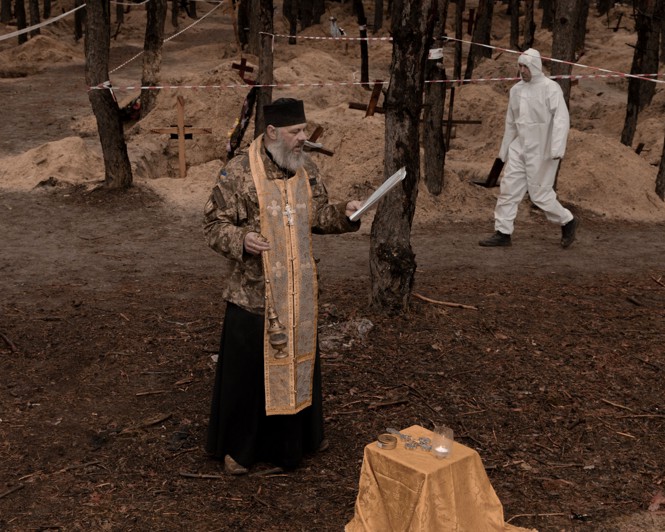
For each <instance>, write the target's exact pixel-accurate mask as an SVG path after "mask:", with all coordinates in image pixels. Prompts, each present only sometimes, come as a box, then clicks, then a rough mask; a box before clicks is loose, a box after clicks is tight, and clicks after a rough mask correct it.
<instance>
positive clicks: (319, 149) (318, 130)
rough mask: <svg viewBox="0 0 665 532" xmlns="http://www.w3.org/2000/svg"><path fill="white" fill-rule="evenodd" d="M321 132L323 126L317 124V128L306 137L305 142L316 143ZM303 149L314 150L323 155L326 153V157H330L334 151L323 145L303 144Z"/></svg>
mask: <svg viewBox="0 0 665 532" xmlns="http://www.w3.org/2000/svg"><path fill="white" fill-rule="evenodd" d="M321 133H323V128H322V127H321V126H317V128H316V129H315V130H314V133H312V134H311V135H310V137H309V138H308V139H307V142H310V143H312V144H314V143H316V141H317V140H318V139H319V137H320V136H321ZM305 150H306V151H316V152H319V153H322V154H323V155H327V156H328V157H332V156H333V155H335V152H333V151H330V150H327V149H326V148H324V147H323V146H312V145H307V144H305Z"/></svg>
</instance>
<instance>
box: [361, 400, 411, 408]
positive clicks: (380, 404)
mask: <svg viewBox="0 0 665 532" xmlns="http://www.w3.org/2000/svg"><path fill="white" fill-rule="evenodd" d="M408 402H409V399H408V398H406V397H403V398H401V399H394V400H393V401H380V402H378V403H370V405H369V406H368V407H367V408H382V407H384V406H394V405H401V404H404V403H408Z"/></svg>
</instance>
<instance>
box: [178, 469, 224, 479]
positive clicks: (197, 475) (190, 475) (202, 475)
mask: <svg viewBox="0 0 665 532" xmlns="http://www.w3.org/2000/svg"><path fill="white" fill-rule="evenodd" d="M178 474H179V475H180V476H181V477H185V478H205V479H215V480H221V479H224V478H226V476H225V475H211V474H209V473H188V472H187V471H179V472H178Z"/></svg>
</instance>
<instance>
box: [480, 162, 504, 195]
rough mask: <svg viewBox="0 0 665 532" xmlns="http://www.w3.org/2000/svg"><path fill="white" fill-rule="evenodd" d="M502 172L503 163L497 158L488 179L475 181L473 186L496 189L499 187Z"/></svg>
mask: <svg viewBox="0 0 665 532" xmlns="http://www.w3.org/2000/svg"><path fill="white" fill-rule="evenodd" d="M501 170H503V161H502V160H501V159H499V158H498V157H497V158H496V159H494V164H492V169H491V170H490V173H489V175H488V176H487V179H486V180H485V181H473V184H474V185H478V186H480V187H485V188H492V187H496V186H498V185H497V182H498V181H499V176H500V175H501Z"/></svg>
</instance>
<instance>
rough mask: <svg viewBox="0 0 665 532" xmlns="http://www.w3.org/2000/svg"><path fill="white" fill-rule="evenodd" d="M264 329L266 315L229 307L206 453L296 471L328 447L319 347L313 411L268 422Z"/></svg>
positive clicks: (231, 305)
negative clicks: (323, 445) (308, 457)
mask: <svg viewBox="0 0 665 532" xmlns="http://www.w3.org/2000/svg"><path fill="white" fill-rule="evenodd" d="M263 327H264V317H263V315H260V314H252V313H251V312H248V311H246V310H244V309H242V308H240V307H238V306H237V305H234V304H233V303H228V304H227V308H226V315H225V316H224V325H223V327H222V339H221V343H220V350H219V359H218V360H217V371H216V375H215V383H214V387H213V394H212V405H211V407H210V423H209V425H208V441H207V445H206V451H207V452H208V453H209V454H211V455H212V456H214V457H215V458H219V459H223V458H224V456H225V455H227V454H228V455H231V457H232V458H233V459H234V460H235V461H236V462H238V463H239V464H240V465H242V466H245V467H250V466H251V465H252V464H254V463H257V462H268V463H271V464H274V465H276V466H280V467H283V468H286V469H293V468H295V467H297V466H298V465H299V464H300V461H301V460H302V458H303V456H305V455H306V454H309V453H312V452H314V451H316V450H317V449H318V448H319V445H320V444H321V442H322V441H323V408H322V394H321V361H320V354H319V349H318V342H317V349H316V360H315V363H314V383H313V387H312V405H311V406H309V407H307V408H305V409H304V410H301V411H300V412H298V413H297V414H293V415H277V416H266V410H265V388H264V384H263Z"/></svg>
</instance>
